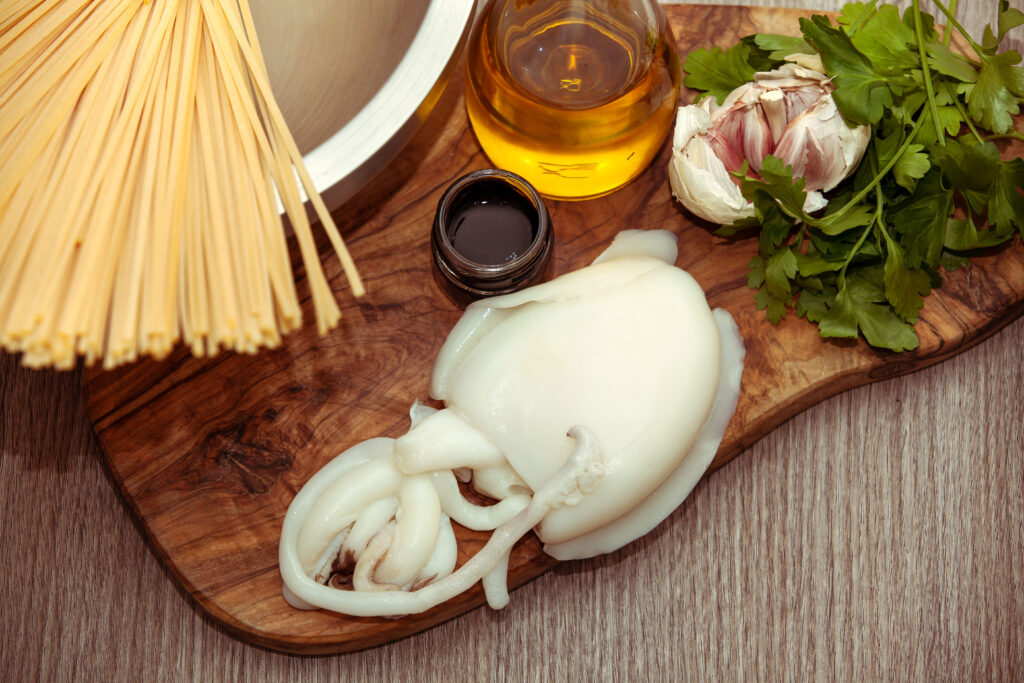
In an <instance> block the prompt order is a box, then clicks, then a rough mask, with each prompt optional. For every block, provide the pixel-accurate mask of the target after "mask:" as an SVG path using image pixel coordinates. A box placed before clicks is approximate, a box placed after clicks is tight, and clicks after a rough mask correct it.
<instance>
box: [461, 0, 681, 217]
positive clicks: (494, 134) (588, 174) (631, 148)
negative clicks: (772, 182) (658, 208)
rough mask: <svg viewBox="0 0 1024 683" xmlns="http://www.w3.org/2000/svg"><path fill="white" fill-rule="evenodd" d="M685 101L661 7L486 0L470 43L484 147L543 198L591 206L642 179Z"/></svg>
mask: <svg viewBox="0 0 1024 683" xmlns="http://www.w3.org/2000/svg"><path fill="white" fill-rule="evenodd" d="M678 97H679V59H678V56H677V54H676V51H675V46H674V41H673V38H672V34H671V32H670V30H669V27H668V22H667V21H666V19H665V15H664V13H663V12H662V10H661V6H660V5H659V4H658V2H656V0H491V2H490V4H489V5H488V6H487V7H486V8H485V9H484V10H483V11H482V13H481V16H480V17H479V19H478V22H477V25H476V27H475V28H474V31H473V34H472V36H471V38H470V43H469V48H468V61H467V69H466V108H467V111H468V113H469V119H470V122H471V123H472V126H473V130H474V132H475V133H476V135H477V139H478V140H479V141H480V145H481V146H482V147H483V149H484V152H486V153H487V156H488V157H490V159H491V162H492V163H493V164H494V165H496V166H498V167H500V168H504V169H506V170H509V171H512V172H514V173H518V174H519V175H521V176H523V177H524V178H526V179H527V180H529V181H530V183H532V184H533V185H534V186H535V187H536V188H537V189H538V190H539V191H540V192H541V193H542V194H544V195H545V196H547V197H551V198H555V199H583V198H587V197H596V196H599V195H603V194H607V193H609V192H612V191H613V190H615V189H617V188H619V187H621V186H622V185H624V184H625V183H627V182H629V181H630V180H632V179H633V178H635V177H636V176H637V175H639V174H640V172H641V171H643V170H644V169H645V168H646V167H647V165H648V164H650V162H651V160H652V159H653V158H654V156H655V155H656V154H657V152H658V151H659V150H660V148H661V145H662V143H663V142H664V141H665V139H666V137H667V135H668V132H669V129H670V128H671V125H672V121H673V118H674V113H675V109H676V105H677V100H678Z"/></svg>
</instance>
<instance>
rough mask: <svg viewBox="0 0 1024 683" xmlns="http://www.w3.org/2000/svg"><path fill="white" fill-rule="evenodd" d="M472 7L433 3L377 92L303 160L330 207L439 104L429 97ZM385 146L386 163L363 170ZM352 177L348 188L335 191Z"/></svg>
mask: <svg viewBox="0 0 1024 683" xmlns="http://www.w3.org/2000/svg"><path fill="white" fill-rule="evenodd" d="M475 6H476V0H431V2H430V4H429V5H428V7H427V12H426V14H425V15H424V17H423V21H422V22H421V23H420V26H419V28H418V29H417V31H416V35H415V36H414V38H413V41H412V43H411V44H410V45H409V49H408V50H406V53H405V55H404V56H403V57H402V59H401V61H400V62H399V63H398V66H397V67H395V70H394V71H393V72H392V74H391V75H390V76H389V77H388V79H387V80H386V81H385V82H384V85H383V86H382V87H381V88H380V90H378V91H377V93H376V94H375V95H374V96H373V97H372V98H371V99H370V101H369V102H367V103H366V105H365V106H363V108H362V109H360V110H359V112H358V113H357V114H356V115H355V116H354V117H353V118H352V119H351V120H350V121H349V122H348V123H347V124H345V125H344V126H343V127H342V128H340V129H339V130H338V131H336V132H335V133H334V134H333V135H331V136H330V137H329V138H327V139H326V140H325V141H323V142H322V143H320V144H319V145H318V146H316V147H315V148H313V149H312V150H310V151H309V152H307V153H306V154H305V155H304V157H303V161H304V163H305V165H306V169H307V170H308V171H309V174H310V177H311V178H312V180H313V184H314V186H315V187H316V189H317V191H318V192H320V193H321V194H325V193H328V192H329V191H330V194H331V195H332V197H331V199H332V201H331V204H333V205H335V206H337V205H338V204H339V203H341V202H342V201H345V200H346V199H348V198H349V197H350V196H351V195H352V194H355V193H356V192H357V191H358V190H359V189H361V187H362V185H363V184H365V181H367V180H369V179H370V177H372V175H374V174H376V172H377V171H378V170H380V168H381V167H383V166H384V165H385V164H386V163H387V162H388V161H390V156H393V155H394V154H395V153H397V151H398V150H397V149H396V148H395V145H394V144H393V142H392V141H393V140H394V138H395V137H396V136H397V135H399V133H401V132H402V130H403V129H404V128H407V127H408V124H409V123H410V121H411V120H412V119H414V118H418V119H419V121H416V122H415V123H416V127H418V124H419V123H422V120H424V119H426V116H427V114H429V112H430V109H432V108H433V104H434V100H436V99H437V97H434V98H431V94H432V92H433V91H434V90H435V88H437V87H442V88H443V87H444V86H445V85H446V80H447V73H446V72H447V71H448V70H449V68H450V67H451V66H452V63H453V62H454V59H455V57H456V56H457V55H458V54H459V53H460V49H461V47H462V43H463V39H464V37H465V35H466V33H467V30H468V27H469V24H470V23H471V21H472V19H473V17H474V16H475ZM409 132H411V131H409ZM401 142H403V143H404V140H403V141H401ZM399 146H400V145H399ZM389 147H390V148H391V149H390V152H391V154H390V156H389V157H388V158H387V159H380V160H379V162H380V163H379V165H377V166H375V167H374V168H370V169H362V167H363V166H364V165H367V164H368V162H372V161H373V160H374V157H375V156H377V155H378V153H379V152H381V151H382V150H384V149H385V148H389ZM361 170H362V173H358V172H359V171H361ZM353 176H362V178H361V179H360V178H357V177H353ZM350 177H353V178H352V180H353V181H354V182H353V186H352V187H349V188H340V187H338V186H339V184H342V183H343V181H344V180H346V179H348V178H350ZM329 207H330V204H329Z"/></svg>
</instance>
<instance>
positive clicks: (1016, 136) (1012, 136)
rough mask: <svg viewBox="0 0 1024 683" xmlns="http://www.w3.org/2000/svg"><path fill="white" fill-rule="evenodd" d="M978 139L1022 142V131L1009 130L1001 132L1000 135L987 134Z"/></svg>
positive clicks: (1023, 136) (1023, 139) (1023, 138)
mask: <svg viewBox="0 0 1024 683" xmlns="http://www.w3.org/2000/svg"><path fill="white" fill-rule="evenodd" d="M978 140H979V141H981V142H991V141H993V140H1020V141H1021V142H1024V133H1018V132H1017V131H1015V130H1013V131H1010V132H1009V133H1003V134H1001V135H989V136H988V137H986V138H980V137H979V138H978Z"/></svg>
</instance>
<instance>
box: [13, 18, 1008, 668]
mask: <svg viewBox="0 0 1024 683" xmlns="http://www.w3.org/2000/svg"><path fill="white" fill-rule="evenodd" d="M746 4H757V5H772V4H776V5H779V6H781V5H786V6H793V5H796V6H800V4H799V3H781V2H776V3H772V2H767V1H763V0H762V1H760V2H749V3H746ZM901 4H903V5H906V4H909V2H907V3H901ZM960 5H961V6H960V8H959V10H958V16H959V17H960V20H961V23H963V24H965V25H966V26H967V27H968V28H969V29H970V30H971V31H972V32H975V33H976V34H977V35H980V32H981V30H982V28H983V27H984V25H985V23H987V22H988V21H992V20H993V19H994V10H993V7H994V6H995V3H994V2H988V1H987V0H962V2H961V3H960ZM1011 5H1014V6H1018V7H1019V6H1021V5H1020V0H1012V1H1011ZM804 6H814V7H817V8H825V9H838V8H839V7H840V6H841V2H839V1H838V0H820V1H819V2H817V3H813V5H808V4H806V3H805V4H804ZM925 8H926V9H929V6H928V4H927V3H926V4H925ZM929 11H930V10H929ZM1015 42H1016V45H1015V47H1017V49H1018V50H1020V49H1021V47H1022V42H1024V41H1022V40H1021V38H1020V31H1018V32H1017V37H1016V38H1015ZM1022 366H1024V320H1018V321H1017V322H1015V323H1013V324H1011V325H1010V326H1009V327H1007V328H1006V329H1005V330H1003V331H1002V332H1000V333H998V334H996V335H995V336H994V337H992V338H991V339H989V340H987V341H985V342H983V343H981V344H980V345H979V346H977V347H975V348H974V349H971V350H969V351H967V352H965V353H963V354H962V355H960V356H957V357H955V358H953V359H951V360H948V361H946V362H944V363H941V364H940V365H938V366H935V367H932V368H930V369H927V370H924V371H921V372H918V373H915V374H913V375H910V376H905V377H900V378H897V379H893V380H889V381H886V382H883V383H880V384H874V385H870V386H867V387H863V388H860V389H856V390H853V391H851V392H848V393H845V394H841V395H839V396H836V397H834V398H832V399H830V400H827V401H825V402H824V403H822V404H820V405H818V406H816V407H814V408H812V409H811V410H809V411H807V412H805V413H803V414H801V415H799V416H797V417H796V418H794V419H793V420H791V421H790V422H788V423H786V424H784V425H782V426H781V427H779V428H778V429H777V430H775V431H774V432H772V433H771V434H769V435H768V436H767V437H766V438H764V439H762V440H761V441H760V442H759V443H757V444H756V445H755V446H754V447H752V448H751V449H750V450H749V451H748V452H747V453H745V454H743V455H741V456H740V457H738V458H737V459H736V460H734V461H733V462H731V463H730V464H728V465H727V466H725V467H724V468H722V469H721V470H719V471H717V472H716V473H714V474H713V475H711V476H710V477H708V478H707V479H706V480H705V481H704V482H703V483H701V484H700V485H699V486H698V487H697V489H696V491H695V492H694V493H693V495H692V496H691V497H690V498H689V499H688V500H687V501H686V502H685V503H684V504H683V505H682V506H681V508H680V509H679V510H677V511H676V512H675V514H673V515H672V516H671V517H670V518H669V520H668V521H667V522H666V523H665V524H662V525H661V526H660V527H659V528H658V529H657V530H656V531H655V532H654V533H652V534H650V535H649V536H647V537H646V538H644V539H642V540H641V541H639V542H637V543H634V544H632V545H631V546H629V547H627V548H626V549H625V550H623V551H620V552H617V553H614V554H612V555H609V556H605V557H602V558H598V559H595V560H590V561H584V562H575V563H567V564H564V565H562V566H560V567H559V568H557V569H556V570H554V571H553V572H551V573H549V574H547V575H545V576H543V577H541V578H540V579H538V580H536V581H534V582H533V583H531V584H528V585H527V586H525V587H523V588H521V589H519V590H517V591H515V592H514V593H513V594H512V602H511V604H510V605H509V606H508V607H507V608H506V609H504V610H502V611H500V612H493V611H491V610H489V609H487V608H482V609H478V610H475V611H473V612H471V613H469V614H467V615H465V616H463V617H461V618H458V619H455V620H453V621H450V622H447V623H445V624H443V625H441V626H438V627H436V628H434V629H432V630H430V631H427V632H425V633H422V634H420V635H417V636H413V637H411V638H408V639H405V640H402V641H400V642H397V643H393V644H391V645H386V646H383V647H380V648H376V649H373V650H368V651H363V652H358V653H354V654H349V655H339V656H331V657H297V656H288V655H283V654H279V653H276V652H270V651H267V650H263V649H260V648H257V647H254V646H251V645H248V644H246V643H244V642H241V641H238V640H236V639H234V638H233V637H231V636H230V635H228V634H227V633H225V632H224V631H222V630H221V629H220V628H219V627H217V626H216V625H214V624H213V623H212V622H211V620H210V619H209V618H208V617H206V616H205V614H203V613H202V612H201V611H200V610H199V609H198V608H197V606H196V605H195V603H194V602H193V601H192V600H191V598H189V597H188V596H187V595H186V594H185V593H184V591H182V590H181V589H180V588H179V587H178V586H177V585H176V583H175V582H174V581H173V579H172V578H171V577H170V575H169V573H168V572H167V571H166V570H165V569H164V568H163V567H162V566H161V565H160V563H159V561H158V560H157V558H156V556H155V555H154V554H153V553H152V552H151V550H150V549H149V548H148V547H147V546H146V544H145V542H144V541H143V537H142V535H141V533H140V532H139V530H138V528H137V527H136V526H135V524H134V522H133V520H132V518H131V516H130V514H129V511H128V510H127V508H126V507H125V506H124V504H123V503H122V501H121V500H120V498H119V496H118V494H117V493H116V491H115V489H114V487H113V486H112V485H111V483H110V481H109V480H108V478H107V476H106V474H105V472H104V469H103V466H102V464H101V458H100V454H99V452H98V449H97V446H96V444H95V441H94V439H93V436H92V432H91V429H90V425H89V423H88V420H87V419H86V417H85V412H84V409H83V399H82V395H81V390H80V386H81V376H80V373H77V372H75V373H66V374H59V373H52V372H34V371H28V370H24V369H22V368H21V367H20V366H18V364H17V362H16V359H15V358H12V357H9V356H2V355H0V491H2V494H0V576H3V580H2V582H0V591H2V592H0V596H2V600H0V614H2V616H0V680H4V681H36V680H44V681H51V680H61V681H62V680H72V679H74V680H85V681H91V680H125V681H138V680H146V681H155V680H201V681H218V680H246V681H252V680H289V681H307V680H310V681H312V680H335V679H344V680H363V679H374V680H481V679H484V678H488V677H494V678H498V679H508V680H548V679H551V680H563V679H573V680H579V679H581V678H583V677H584V676H585V677H586V678H590V679H600V680H623V678H624V677H625V676H629V677H630V678H631V679H636V680H666V679H678V678H683V679H695V680H705V679H708V678H717V679H723V680H747V679H751V678H760V679H773V680H774V679H780V678H786V679H799V680H804V679H810V678H814V679H841V680H877V679H899V680H905V679H915V680H947V679H960V680H962V679H968V680H980V679H986V680H1014V679H1016V680H1021V677H1022V676H1024V458H1022V455H1024V454H1022V451H1024V426H1022V425H1024V420H1022V417H1021V408H1022V398H1024V389H1022V387H1024V370H1022Z"/></svg>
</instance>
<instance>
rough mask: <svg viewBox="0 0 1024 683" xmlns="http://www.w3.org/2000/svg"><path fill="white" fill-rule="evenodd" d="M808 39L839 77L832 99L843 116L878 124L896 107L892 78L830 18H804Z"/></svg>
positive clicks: (834, 75)
mask: <svg viewBox="0 0 1024 683" xmlns="http://www.w3.org/2000/svg"><path fill="white" fill-rule="evenodd" d="M800 29H801V31H802V32H803V35H804V39H805V40H806V41H807V42H808V43H809V44H810V45H811V46H812V47H813V48H814V49H815V50H817V51H818V53H819V54H820V55H821V61H822V64H823V65H824V66H825V70H826V71H827V72H828V73H829V75H830V76H833V77H834V79H835V84H836V86H837V87H836V90H835V92H833V93H832V99H834V100H835V102H836V107H838V108H839V111H840V113H842V115H843V118H845V119H846V120H847V121H849V122H851V123H855V124H871V123H878V121H880V120H881V118H882V115H883V114H884V113H885V110H886V109H887V108H888V107H891V106H892V103H893V99H892V91H891V90H890V89H889V82H888V80H887V79H886V78H885V77H884V76H882V75H880V74H878V73H876V72H875V70H874V68H873V67H872V65H871V60H870V59H868V58H867V57H865V56H864V55H863V54H862V53H861V52H860V51H859V50H858V49H857V48H856V47H855V46H854V44H853V42H852V41H851V40H850V37H849V36H848V35H846V33H844V32H843V31H842V29H837V28H833V27H832V25H831V23H830V22H829V20H828V17H825V16H821V15H815V16H813V17H811V18H810V19H804V18H801V19H800Z"/></svg>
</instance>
